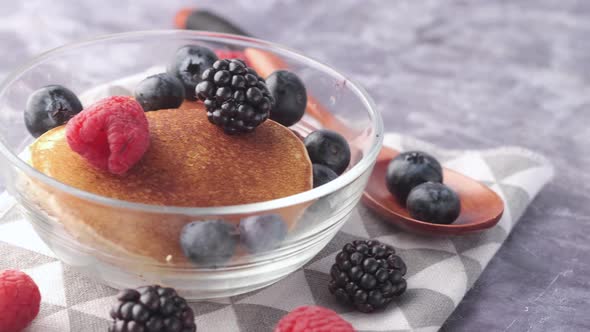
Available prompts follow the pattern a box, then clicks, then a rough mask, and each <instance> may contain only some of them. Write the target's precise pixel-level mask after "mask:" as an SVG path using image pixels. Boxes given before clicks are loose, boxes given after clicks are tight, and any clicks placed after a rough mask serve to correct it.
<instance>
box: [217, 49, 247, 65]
mask: <svg viewBox="0 0 590 332" xmlns="http://www.w3.org/2000/svg"><path fill="white" fill-rule="evenodd" d="M215 54H216V55H217V57H218V58H220V59H240V60H242V61H244V62H245V63H246V66H248V67H251V66H252V65H251V64H250V61H248V58H246V55H245V54H244V52H242V51H232V50H215Z"/></svg>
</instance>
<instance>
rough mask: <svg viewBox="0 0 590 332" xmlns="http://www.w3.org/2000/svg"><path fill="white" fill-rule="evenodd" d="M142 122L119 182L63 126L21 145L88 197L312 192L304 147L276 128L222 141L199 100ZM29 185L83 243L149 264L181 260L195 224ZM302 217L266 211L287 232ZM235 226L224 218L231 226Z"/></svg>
mask: <svg viewBox="0 0 590 332" xmlns="http://www.w3.org/2000/svg"><path fill="white" fill-rule="evenodd" d="M146 116H147V118H148V121H149V126H150V136H151V144H150V148H149V149H148V151H147V152H146V154H145V155H144V156H143V158H142V159H141V161H140V162H139V163H138V164H137V165H135V166H134V167H133V168H132V169H130V170H129V171H128V173H127V174H125V175H124V176H117V175H113V174H110V173H108V172H106V171H102V170H99V169H96V168H93V167H92V166H91V165H90V164H89V163H88V162H87V161H86V160H84V159H83V158H82V157H81V156H79V155H78V154H77V153H75V152H73V151H72V150H71V149H70V148H69V146H68V144H67V142H66V139H65V127H64V126H62V127H58V128H55V129H52V130H50V131H48V132H47V133H45V134H43V135H42V136H41V137H39V138H38V139H37V140H36V141H35V142H34V143H33V144H32V145H31V146H30V147H29V152H30V160H29V162H30V164H31V165H32V166H33V167H34V168H36V169H37V170H39V171H41V172H43V173H45V174H46V175H49V176H51V177H53V178H55V179H56V180H58V181H60V182H63V183H65V184H68V185H70V186H73V187H76V188H79V189H82V190H85V191H88V192H91V193H95V194H99V195H102V196H106V197H111V198H116V199H120V200H125V201H130V202H137V203H146V204H153V205H162V206H184V207H214V206H227V205H237V204H247V203H255V202H263V201H268V200H272V199H277V198H281V197H286V196H290V195H294V194H297V193H300V192H303V191H306V190H310V189H312V187H313V176H312V166H311V162H310V160H309V158H308V156H307V152H306V150H305V146H304V145H303V143H302V142H301V140H300V139H299V138H298V137H297V136H295V135H294V134H293V133H292V132H291V130H289V129H288V128H286V127H284V126H282V125H280V124H278V123H276V122H273V121H271V120H267V121H266V122H264V123H263V124H262V125H260V126H259V127H258V128H257V129H256V130H255V131H254V132H253V133H249V134H245V135H236V136H231V135H227V134H225V133H224V132H223V130H222V129H220V128H218V127H217V126H214V125H212V124H211V123H209V121H208V120H207V116H206V112H205V111H204V106H203V105H202V104H201V103H197V102H185V103H184V104H183V105H182V106H181V107H180V108H179V109H171V110H160V111H156V112H148V113H146ZM29 185H30V188H29V191H30V192H34V193H35V200H36V201H38V202H39V204H41V205H42V206H43V207H44V209H45V210H46V211H48V212H49V213H50V214H52V215H54V216H55V217H56V218H57V219H59V221H60V222H61V223H62V224H63V225H64V226H65V228H66V230H68V231H69V232H70V233H71V234H72V235H74V236H75V237H76V238H77V239H78V240H80V241H81V242H83V243H85V244H89V245H90V246H92V247H96V246H99V247H101V249H105V248H106V249H108V250H109V251H111V252H112V251H115V254H117V253H118V252H123V253H125V254H126V255H132V256H137V257H141V258H147V259H150V260H156V261H165V260H166V257H167V256H168V255H171V256H172V257H175V258H177V259H178V260H183V259H181V258H180V257H181V256H182V253H181V251H180V245H179V243H178V242H179V240H178V239H179V234H180V230H181V228H182V227H183V226H184V224H186V223H187V222H190V221H192V220H193V219H195V217H194V216H193V217H188V216H178V215H170V214H160V213H156V214H148V213H145V212H139V211H130V210H127V209H116V208H105V207H104V206H101V205H99V204H97V203H92V202H89V201H87V200H83V199H80V198H77V197H73V196H71V195H67V194H64V193H62V192H57V191H56V190H54V189H52V188H49V187H47V186H45V185H40V184H39V183H38V182H32V181H29ZM302 209H303V207H301V206H300V207H290V208H286V209H281V210H279V211H274V212H276V213H280V214H281V215H283V217H284V218H285V219H286V220H287V221H288V223H289V224H290V226H292V225H293V223H294V221H295V220H296V219H297V217H298V215H299V213H300V211H301V210H302ZM199 217H200V219H205V218H206V217H207V216H199ZM201 217H202V218H201ZM239 218H240V216H232V217H229V218H228V219H229V221H233V222H237V221H238V220H239Z"/></svg>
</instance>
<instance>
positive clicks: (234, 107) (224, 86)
mask: <svg viewBox="0 0 590 332" xmlns="http://www.w3.org/2000/svg"><path fill="white" fill-rule="evenodd" d="M202 79H203V81H202V82H201V83H199V84H198V85H197V87H196V94H197V98H199V99H200V100H202V101H204V103H205V107H206V109H207V117H208V118H209V121H210V122H211V123H213V124H215V125H217V126H220V127H222V128H223V130H224V131H225V132H226V133H228V134H239V133H248V132H251V131H253V130H254V129H255V128H256V127H257V126H259V125H260V124H262V123H263V122H264V121H266V119H268V117H269V116H270V110H271V109H272V108H273V106H274V99H273V97H272V96H271V94H270V92H269V91H268V88H267V86H266V83H265V81H264V79H263V78H261V77H260V76H258V74H257V73H256V71H255V70H254V69H252V68H250V67H248V66H246V64H245V63H244V61H242V60H239V59H223V60H217V61H216V62H215V63H214V64H213V67H211V68H208V69H206V70H205V71H204V72H203V76H202Z"/></svg>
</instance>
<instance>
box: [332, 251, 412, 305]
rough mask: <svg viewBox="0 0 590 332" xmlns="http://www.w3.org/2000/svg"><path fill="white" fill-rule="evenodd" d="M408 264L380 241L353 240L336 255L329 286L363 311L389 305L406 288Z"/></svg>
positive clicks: (348, 302) (337, 296) (337, 295)
mask: <svg viewBox="0 0 590 332" xmlns="http://www.w3.org/2000/svg"><path fill="white" fill-rule="evenodd" d="M405 274H406V264H405V263H404V261H403V260H402V259H401V258H400V257H399V256H397V255H396V254H395V250H394V249H393V248H392V247H390V246H388V245H385V244H383V243H381V242H379V241H374V240H367V241H360V240H357V241H353V242H351V243H347V244H346V245H345V246H344V248H343V249H342V251H340V252H339V253H338V254H337V255H336V264H334V265H332V269H331V270H330V275H331V276H332V280H331V281H330V285H329V289H330V293H332V294H334V295H335V296H336V298H337V299H338V301H340V302H342V303H344V304H347V305H352V306H354V307H355V308H356V309H357V310H358V311H360V312H365V313H369V312H373V311H375V310H377V309H382V308H384V307H386V306H387V305H388V304H389V303H390V302H391V301H392V300H393V299H394V298H395V297H396V296H400V295H401V294H402V293H403V292H405V291H406V286H407V285H406V280H405V279H404V278H403V277H404V275H405Z"/></svg>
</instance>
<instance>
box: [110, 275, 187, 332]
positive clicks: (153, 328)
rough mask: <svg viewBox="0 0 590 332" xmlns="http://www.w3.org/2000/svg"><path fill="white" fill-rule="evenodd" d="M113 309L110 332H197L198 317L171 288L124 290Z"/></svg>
mask: <svg viewBox="0 0 590 332" xmlns="http://www.w3.org/2000/svg"><path fill="white" fill-rule="evenodd" d="M117 300H118V301H117V304H115V305H114V306H113V307H112V308H111V317H112V318H113V321H112V322H111V325H110V327H109V332H140V331H141V332H195V331H196V330H197V326H196V325H195V315H194V312H193V309H192V308H191V307H189V306H188V304H187V303H186V300H185V299H183V298H182V297H180V296H178V294H176V291H175V290H174V289H172V288H163V287H160V286H144V287H139V288H137V289H124V290H122V291H121V292H119V294H118V295H117Z"/></svg>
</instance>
